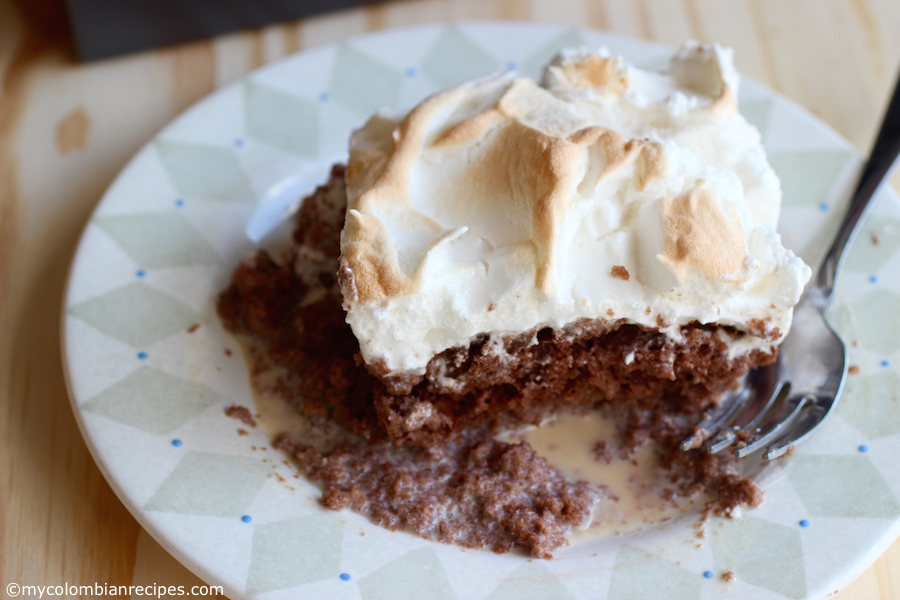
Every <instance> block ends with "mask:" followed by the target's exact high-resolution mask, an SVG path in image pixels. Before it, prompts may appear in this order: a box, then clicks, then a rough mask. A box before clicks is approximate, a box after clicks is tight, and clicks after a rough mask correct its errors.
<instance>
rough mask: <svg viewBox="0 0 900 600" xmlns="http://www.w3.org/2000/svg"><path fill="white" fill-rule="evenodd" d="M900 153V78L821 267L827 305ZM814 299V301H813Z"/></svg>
mask: <svg viewBox="0 0 900 600" xmlns="http://www.w3.org/2000/svg"><path fill="white" fill-rule="evenodd" d="M898 153H900V79H898V81H897V84H896V86H895V87H894V95H893V96H892V97H891V102H890V104H888V107H887V111H885V113H884V120H883V121H882V122H881V129H880V130H879V131H878V137H877V138H876V139H875V145H874V146H872V152H871V154H869V158H868V160H867V161H866V166H865V167H864V168H863V171H862V175H860V178H859V183H858V184H857V185H856V191H854V192H853V196H851V198H850V205H849V206H848V207H847V213H846V215H844V220H843V221H842V222H841V225H840V228H839V229H838V232H837V235H836V236H835V238H834V242H832V244H831V248H829V250H828V254H826V255H825V260H824V261H823V262H822V266H821V267H820V268H819V274H818V276H817V279H816V288H818V289H817V290H816V291H818V294H815V295H816V296H818V298H817V300H818V301H819V302H820V303H821V305H822V306H824V305H825V304H826V303H827V302H828V300H829V298H831V294H832V292H833V291H834V279H835V276H836V275H837V270H838V266H840V263H841V258H842V256H843V254H844V249H845V248H846V246H847V244H849V243H850V241H851V240H853V238H854V236H855V233H856V226H857V224H859V222H860V221H861V220H862V219H863V217H864V216H865V215H866V213H867V212H868V209H869V207H870V206H871V204H870V200H872V197H873V196H875V192H877V191H878V188H879V187H880V186H881V183H882V182H883V181H884V180H885V178H887V176H888V173H890V171H891V168H892V167H893V165H894V163H895V162H896V160H897V154H898ZM810 299H812V298H810Z"/></svg>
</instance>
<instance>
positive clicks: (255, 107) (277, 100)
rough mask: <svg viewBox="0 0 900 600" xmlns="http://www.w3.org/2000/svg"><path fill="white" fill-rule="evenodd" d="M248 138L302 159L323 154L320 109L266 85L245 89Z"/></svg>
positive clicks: (311, 103)
mask: <svg viewBox="0 0 900 600" xmlns="http://www.w3.org/2000/svg"><path fill="white" fill-rule="evenodd" d="M244 123H245V127H246V128H247V135H248V136H250V137H252V138H254V139H257V140H260V141H263V142H266V143H268V144H272V145H273V146H277V147H278V148H282V149H283V150H287V151H288V152H293V153H295V154H300V155H302V156H316V154H317V153H318V150H319V105H318V104H316V103H315V102H313V101H312V100H309V99H307V98H301V97H298V96H292V95H291V94H286V93H284V92H281V91H279V90H273V89H271V88H268V87H266V86H264V85H260V84H258V83H254V82H253V81H249V82H247V84H246V85H245V86H244Z"/></svg>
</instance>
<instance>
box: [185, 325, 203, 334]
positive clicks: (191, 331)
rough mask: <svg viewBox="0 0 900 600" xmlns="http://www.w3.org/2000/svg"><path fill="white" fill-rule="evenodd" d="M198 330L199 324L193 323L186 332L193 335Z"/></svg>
mask: <svg viewBox="0 0 900 600" xmlns="http://www.w3.org/2000/svg"><path fill="white" fill-rule="evenodd" d="M198 329H200V323H194V324H193V325H191V326H190V327H188V328H187V332H188V333H194V332H195V331H197V330H198Z"/></svg>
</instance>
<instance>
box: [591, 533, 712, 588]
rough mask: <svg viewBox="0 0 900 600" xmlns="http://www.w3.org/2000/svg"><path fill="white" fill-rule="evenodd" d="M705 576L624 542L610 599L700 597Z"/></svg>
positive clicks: (613, 575) (611, 585)
mask: <svg viewBox="0 0 900 600" xmlns="http://www.w3.org/2000/svg"><path fill="white" fill-rule="evenodd" d="M702 584H703V579H702V577H701V576H700V575H697V574H696V573H694V572H692V571H688V570H687V569H684V568H682V567H679V566H678V565H676V564H675V563H673V562H670V561H668V560H666V559H664V558H662V557H659V556H656V555H655V554H651V553H650V552H647V551H646V550H644V549H642V548H637V547H635V546H630V545H628V544H623V545H622V547H621V548H619V551H618V553H617V554H616V562H615V564H614V566H613V572H612V578H611V579H610V582H609V593H608V594H607V598H608V600H646V599H648V598H666V599H671V600H695V599H698V598H700V591H701V586H702Z"/></svg>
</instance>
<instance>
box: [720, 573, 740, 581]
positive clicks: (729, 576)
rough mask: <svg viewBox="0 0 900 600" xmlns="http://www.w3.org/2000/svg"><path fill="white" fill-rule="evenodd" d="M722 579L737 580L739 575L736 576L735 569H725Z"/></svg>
mask: <svg viewBox="0 0 900 600" xmlns="http://www.w3.org/2000/svg"><path fill="white" fill-rule="evenodd" d="M722 579H724V580H725V581H737V576H735V574H734V572H733V571H725V572H724V573H722Z"/></svg>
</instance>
